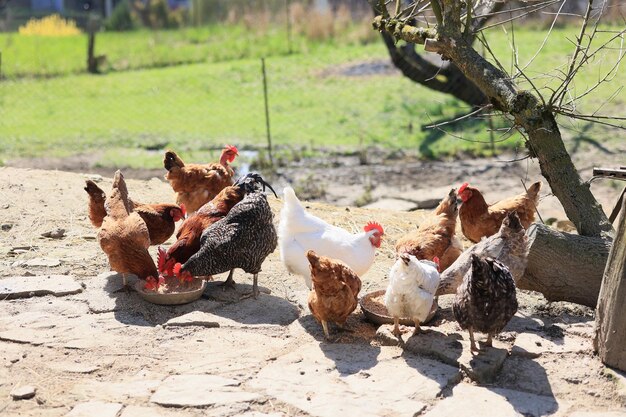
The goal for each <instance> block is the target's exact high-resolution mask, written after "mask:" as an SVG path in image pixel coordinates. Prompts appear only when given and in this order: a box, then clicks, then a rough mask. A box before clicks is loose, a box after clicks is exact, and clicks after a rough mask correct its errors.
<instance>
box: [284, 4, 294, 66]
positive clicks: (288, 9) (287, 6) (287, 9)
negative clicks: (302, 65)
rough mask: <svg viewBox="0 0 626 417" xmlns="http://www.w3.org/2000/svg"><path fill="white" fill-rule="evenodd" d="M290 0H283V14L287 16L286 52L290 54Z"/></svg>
mask: <svg viewBox="0 0 626 417" xmlns="http://www.w3.org/2000/svg"><path fill="white" fill-rule="evenodd" d="M290 6H291V0H285V14H286V18H287V53H288V54H289V55H291V53H292V52H293V50H292V49H291V13H290V8H291V7H290Z"/></svg>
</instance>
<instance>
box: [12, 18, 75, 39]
mask: <svg viewBox="0 0 626 417" xmlns="http://www.w3.org/2000/svg"><path fill="white" fill-rule="evenodd" d="M80 33H81V32H80V29H78V28H77V27H76V22H74V21H73V20H71V19H63V18H62V17H61V16H59V15H58V14H52V15H50V16H46V17H43V18H41V19H35V18H33V19H30V20H29V21H28V22H26V24H24V25H23V26H20V28H19V34H20V35H39V36H74V35H80Z"/></svg>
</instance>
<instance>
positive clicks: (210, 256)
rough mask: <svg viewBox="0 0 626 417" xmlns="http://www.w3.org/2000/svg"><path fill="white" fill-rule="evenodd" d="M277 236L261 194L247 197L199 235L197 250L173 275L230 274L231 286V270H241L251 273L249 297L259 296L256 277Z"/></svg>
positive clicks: (274, 247) (232, 283)
mask: <svg viewBox="0 0 626 417" xmlns="http://www.w3.org/2000/svg"><path fill="white" fill-rule="evenodd" d="M277 243H278V237H277V234H276V228H275V227H274V215H273V213H272V210H271V209H270V206H269V204H268V202H267V197H266V196H265V194H263V193H262V192H260V191H259V192H255V193H252V194H248V195H247V196H246V197H245V198H244V199H243V200H242V201H241V202H239V203H237V204H235V206H234V207H233V208H232V209H231V210H230V212H229V213H228V214H227V215H226V217H224V218H223V219H221V220H219V221H217V222H215V223H213V224H212V225H211V226H210V227H209V228H207V229H206V230H205V231H204V232H203V233H202V238H201V240H200V244H201V247H200V250H199V251H198V252H197V253H196V254H195V255H193V256H192V257H191V258H189V260H188V261H187V262H185V263H184V264H183V265H180V264H177V266H176V267H175V269H174V271H175V273H176V274H177V275H180V276H182V275H185V274H191V275H195V276H198V275H215V274H220V273H222V272H226V271H230V274H229V275H228V279H227V280H226V283H225V284H227V285H234V281H233V278H232V276H233V271H234V269H235V268H241V269H243V270H244V271H245V272H247V273H249V274H253V275H254V278H253V287H252V295H253V296H254V297H255V298H256V297H257V296H258V294H259V289H258V282H257V281H258V280H257V279H258V274H259V272H260V271H261V265H262V264H263V261H264V260H265V258H266V257H267V256H268V255H269V254H270V253H272V252H274V250H275V249H276V245H277Z"/></svg>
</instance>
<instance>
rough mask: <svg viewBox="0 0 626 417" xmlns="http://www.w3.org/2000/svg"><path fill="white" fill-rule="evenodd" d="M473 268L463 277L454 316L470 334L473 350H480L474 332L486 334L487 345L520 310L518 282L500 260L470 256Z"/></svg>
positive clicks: (457, 294) (455, 299)
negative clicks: (516, 282)
mask: <svg viewBox="0 0 626 417" xmlns="http://www.w3.org/2000/svg"><path fill="white" fill-rule="evenodd" d="M471 259H472V266H471V268H470V269H469V270H468V271H467V273H466V274H465V276H464V277H463V283H462V284H461V286H459V288H458V290H457V293H456V297H455V298H454V305H453V312H454V317H455V318H456V320H457V321H458V322H459V325H460V326H461V328H462V329H467V330H468V331H469V335H470V341H471V349H472V350H473V351H475V350H478V349H477V347H476V344H475V342H474V331H478V332H481V333H487V335H488V337H487V341H486V343H485V345H486V346H491V343H492V338H493V335H495V334H497V333H500V331H502V329H503V328H504V326H506V324H507V323H508V322H509V320H511V318H512V317H513V315H514V314H515V312H516V311H517V297H516V292H515V281H513V277H512V276H511V273H510V272H509V270H508V269H507V267H506V266H504V265H503V264H502V263H500V262H499V261H496V260H495V259H493V258H488V257H487V258H482V257H480V256H478V255H476V254H472V255H471Z"/></svg>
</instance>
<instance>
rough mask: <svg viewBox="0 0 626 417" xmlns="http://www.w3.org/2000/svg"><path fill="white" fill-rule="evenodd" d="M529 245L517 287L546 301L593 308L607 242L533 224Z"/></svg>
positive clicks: (607, 249)
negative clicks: (525, 263) (570, 303)
mask: <svg viewBox="0 0 626 417" xmlns="http://www.w3.org/2000/svg"><path fill="white" fill-rule="evenodd" d="M528 244H529V247H530V249H529V251H528V265H527V266H526V272H525V273H524V275H523V276H522V278H521V279H520V280H518V281H517V283H516V284H517V286H518V288H520V289H524V290H532V291H538V292H540V293H542V294H543V295H544V297H546V299H547V300H548V301H569V302H572V303H577V304H582V305H586V306H588V307H595V306H596V304H597V302H598V294H599V293H600V286H601V284H602V275H603V271H604V266H605V265H606V260H607V258H608V256H609V251H610V249H611V243H610V241H607V240H605V239H602V238H592V237H584V236H579V235H574V234H569V233H561V232H559V231H557V230H554V229H551V228H550V227H548V226H545V225H543V224H539V223H534V224H533V225H532V226H530V228H529V229H528ZM625 289H626V288H625Z"/></svg>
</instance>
